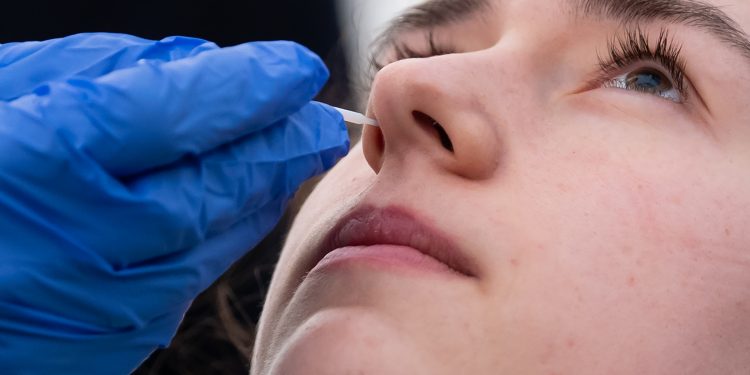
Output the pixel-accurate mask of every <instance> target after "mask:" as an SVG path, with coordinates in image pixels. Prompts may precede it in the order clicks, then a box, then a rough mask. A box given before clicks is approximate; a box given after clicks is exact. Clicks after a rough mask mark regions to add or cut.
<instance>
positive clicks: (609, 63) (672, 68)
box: [597, 28, 687, 101]
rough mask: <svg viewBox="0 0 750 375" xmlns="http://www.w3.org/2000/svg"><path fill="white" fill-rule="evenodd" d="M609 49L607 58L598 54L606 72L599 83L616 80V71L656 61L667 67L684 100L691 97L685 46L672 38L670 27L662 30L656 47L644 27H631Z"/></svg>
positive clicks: (606, 83)
mask: <svg viewBox="0 0 750 375" xmlns="http://www.w3.org/2000/svg"><path fill="white" fill-rule="evenodd" d="M607 48H608V50H609V54H608V56H607V57H606V58H603V57H601V56H599V55H598V56H597V57H598V59H599V68H600V70H601V72H602V75H601V77H600V78H599V79H598V80H597V83H598V84H599V85H604V86H607V85H608V83H611V82H613V79H612V76H613V75H614V74H617V73H618V72H622V71H623V70H624V69H626V68H628V67H630V66H632V65H634V64H636V63H639V62H652V63H655V64H657V65H659V66H661V67H662V68H664V69H665V70H666V73H667V74H668V77H669V79H670V80H671V82H672V84H673V85H674V87H675V89H676V90H677V91H678V92H679V94H680V96H681V97H682V98H683V101H684V100H685V99H686V98H687V89H686V87H687V85H686V81H687V78H686V77H685V60H684V59H682V57H681V55H680V53H681V52H682V46H681V45H679V44H677V43H676V42H675V41H674V39H673V38H671V37H670V35H669V32H668V31H667V30H666V29H662V30H661V31H660V32H659V38H658V39H657V42H656V47H655V48H652V46H651V44H650V43H649V39H648V36H647V35H646V33H645V32H644V31H643V30H642V29H640V28H636V29H631V30H627V31H626V32H625V33H623V34H622V35H620V36H618V37H615V38H613V39H612V40H611V41H610V42H609V43H608V46H607Z"/></svg>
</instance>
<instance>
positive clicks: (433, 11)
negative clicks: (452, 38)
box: [376, 0, 750, 59]
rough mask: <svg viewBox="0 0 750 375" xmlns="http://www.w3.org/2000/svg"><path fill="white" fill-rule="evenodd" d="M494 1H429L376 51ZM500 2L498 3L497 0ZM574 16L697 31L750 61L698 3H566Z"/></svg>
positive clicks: (733, 28) (724, 24)
mask: <svg viewBox="0 0 750 375" xmlns="http://www.w3.org/2000/svg"><path fill="white" fill-rule="evenodd" d="M492 1H494V0H430V1H427V2H425V3H423V4H420V5H417V6H415V7H413V8H411V9H410V10H408V11H407V12H406V13H404V14H402V15H401V16H400V17H398V18H396V19H395V20H394V21H393V22H392V23H391V25H390V26H389V27H388V29H387V30H386V32H385V33H383V35H381V37H380V38H379V41H378V42H377V48H376V50H380V49H381V48H383V47H384V46H388V45H392V44H393V43H394V41H395V40H396V39H398V37H399V34H401V33H402V32H404V31H414V30H429V29H433V28H437V27H440V26H445V25H447V24H450V23H453V22H458V21H462V20H464V19H466V18H468V17H470V16H472V15H475V14H477V13H479V12H480V11H482V10H484V9H486V8H489V7H491V5H492V4H491V2H492ZM500 1H501V0H500ZM567 2H568V5H569V6H570V8H571V9H572V10H573V13H574V15H578V16H583V17H588V18H599V19H601V18H605V19H611V20H615V21H619V22H620V23H622V24H633V23H638V22H654V21H663V22H670V23H675V24H682V25H686V26H688V27H694V28H698V29H700V30H702V31H704V32H707V33H709V34H711V35H713V36H714V37H716V38H718V39H719V40H721V41H722V42H723V43H725V44H727V45H729V46H730V47H732V48H734V49H736V50H738V51H739V52H740V53H741V54H742V55H744V56H745V57H746V58H748V59H750V40H748V36H747V34H746V33H745V32H744V31H742V29H741V28H740V26H739V25H738V24H737V22H735V21H734V20H733V19H732V18H731V17H729V15H727V14H726V13H725V12H724V11H722V10H721V9H719V8H718V7H716V6H714V5H711V4H708V3H706V2H704V1H701V0H567Z"/></svg>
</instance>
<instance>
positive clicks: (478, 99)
mask: <svg viewBox="0 0 750 375" xmlns="http://www.w3.org/2000/svg"><path fill="white" fill-rule="evenodd" d="M475 64H476V65H475ZM483 64H487V62H485V61H482V60H481V59H471V58H467V57H466V56H465V55H464V56H460V55H445V56H438V57H433V58H429V59H410V60H403V61H399V62H396V63H393V64H390V65H388V66H386V67H385V68H384V69H383V70H381V71H380V72H379V73H378V75H377V76H376V77H375V80H374V82H373V86H372V91H371V94H370V106H369V112H370V114H371V115H372V116H374V117H376V118H377V120H378V122H379V124H380V129H366V130H365V133H364V135H363V142H364V150H365V156H366V158H367V160H368V162H369V164H370V165H371V167H372V168H373V169H374V170H375V171H376V172H379V171H380V169H381V168H384V167H386V168H387V167H388V166H387V165H388V163H389V160H403V158H405V157H407V156H408V157H418V158H428V159H429V162H431V163H434V165H435V166H436V167H438V168H442V169H444V170H447V171H448V172H451V173H454V174H456V175H460V176H462V177H465V178H471V179H482V178H488V177H490V176H491V175H493V173H494V171H495V169H496V168H497V165H498V164H499V152H500V141H501V140H500V136H499V134H500V132H499V128H500V127H501V122H502V119H501V118H497V117H496V116H494V117H493V113H492V112H494V111H491V110H490V108H491V107H492V106H491V105H490V103H487V100H488V99H487V98H489V97H494V96H495V94H493V95H492V96H489V95H488V93H489V90H491V88H490V87H487V85H489V84H491V83H490V82H489V80H488V77H484V76H483V74H485V73H486V72H487V68H489V67H488V66H486V65H484V66H478V65H483ZM395 164H397V165H398V163H395Z"/></svg>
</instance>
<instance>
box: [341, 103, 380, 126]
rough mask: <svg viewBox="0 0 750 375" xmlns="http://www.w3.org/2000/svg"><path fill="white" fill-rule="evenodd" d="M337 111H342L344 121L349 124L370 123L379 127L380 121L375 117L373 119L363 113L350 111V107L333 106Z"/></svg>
mask: <svg viewBox="0 0 750 375" xmlns="http://www.w3.org/2000/svg"><path fill="white" fill-rule="evenodd" d="M333 108H334V109H336V110H337V111H339V112H340V113H341V115H342V116H344V121H345V122H347V123H349V124H356V125H370V126H374V127H378V121H377V120H375V119H371V118H369V117H367V116H365V115H363V114H361V113H358V112H354V111H350V110H348V109H343V108H338V107H333Z"/></svg>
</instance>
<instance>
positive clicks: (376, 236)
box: [308, 206, 476, 277]
mask: <svg viewBox="0 0 750 375" xmlns="http://www.w3.org/2000/svg"><path fill="white" fill-rule="evenodd" d="M369 245H401V246H408V247H411V248H414V249H416V250H418V251H420V252H422V253H423V254H426V255H428V256H431V257H433V258H435V259H437V260H438V261H440V262H442V263H444V264H446V265H447V266H448V267H450V268H451V269H453V270H454V271H456V272H458V273H460V274H463V275H465V276H468V277H475V275H476V273H475V266H474V263H473V262H472V261H471V259H470V258H468V257H467V255H466V254H465V252H463V251H461V249H460V248H459V247H458V246H456V245H455V244H454V242H453V241H452V240H451V239H450V238H449V237H448V236H447V235H445V234H443V233H441V232H440V231H438V230H437V229H435V228H434V227H432V226H430V225H427V224H425V223H424V222H422V221H420V220H418V219H417V218H416V215H414V214H413V213H412V212H411V211H409V210H408V209H406V208H404V207H398V206H388V207H384V208H376V207H372V206H365V207H360V208H357V209H355V210H353V211H351V212H350V213H348V214H347V215H345V216H343V217H342V218H341V219H340V220H339V221H338V222H337V223H336V224H335V225H334V227H333V228H332V229H331V230H330V231H329V232H328V233H327V235H326V236H325V237H324V238H323V240H322V242H321V243H320V244H319V245H318V246H317V247H316V250H315V258H314V259H313V263H312V265H311V266H310V267H308V270H309V269H311V268H312V267H313V266H314V265H315V264H317V263H318V262H319V261H320V260H321V259H323V257H325V256H326V254H328V253H330V252H331V251H333V250H335V249H339V248H342V247H347V246H369Z"/></svg>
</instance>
